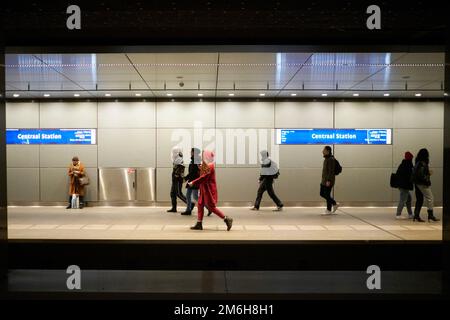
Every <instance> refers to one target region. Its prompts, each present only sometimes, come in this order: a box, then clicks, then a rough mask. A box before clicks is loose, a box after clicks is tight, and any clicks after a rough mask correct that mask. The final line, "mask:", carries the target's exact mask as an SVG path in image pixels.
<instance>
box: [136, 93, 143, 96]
mask: <svg viewBox="0 0 450 320" xmlns="http://www.w3.org/2000/svg"><path fill="white" fill-rule="evenodd" d="M134 95H135V96H136V97H140V96H142V94H140V93H135V94H134Z"/></svg>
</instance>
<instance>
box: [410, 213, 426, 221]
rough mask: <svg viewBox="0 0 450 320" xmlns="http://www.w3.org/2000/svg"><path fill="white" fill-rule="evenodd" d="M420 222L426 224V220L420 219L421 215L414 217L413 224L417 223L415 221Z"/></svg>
mask: <svg viewBox="0 0 450 320" xmlns="http://www.w3.org/2000/svg"><path fill="white" fill-rule="evenodd" d="M416 220H417V221H418V222H425V220H422V219H421V218H420V215H418V214H417V215H414V218H413V222H415V221H416Z"/></svg>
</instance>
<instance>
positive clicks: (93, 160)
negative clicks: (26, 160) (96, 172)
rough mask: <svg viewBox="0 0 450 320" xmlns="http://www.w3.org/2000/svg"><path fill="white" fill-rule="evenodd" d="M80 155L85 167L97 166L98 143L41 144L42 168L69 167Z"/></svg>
mask: <svg viewBox="0 0 450 320" xmlns="http://www.w3.org/2000/svg"><path fill="white" fill-rule="evenodd" d="M74 156H78V158H79V159H80V161H81V162H82V163H83V164H84V166H85V167H92V168H95V167H97V145H41V146H40V163H41V167H42V168H52V167H53V168H67V167H68V166H69V165H70V164H71V162H72V157H74Z"/></svg>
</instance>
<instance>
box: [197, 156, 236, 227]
mask: <svg viewBox="0 0 450 320" xmlns="http://www.w3.org/2000/svg"><path fill="white" fill-rule="evenodd" d="M189 185H190V186H198V187H199V191H200V195H199V197H198V202H197V209H198V216H197V217H198V218H197V223H196V224H195V226H193V227H191V229H192V230H203V225H202V221H203V211H204V208H205V206H206V207H207V208H208V209H209V210H210V211H211V212H214V213H215V214H216V215H217V216H219V217H220V218H221V219H222V220H223V221H224V222H225V224H226V225H227V231H230V229H231V226H232V225H233V219H232V218H230V217H227V216H225V215H224V214H223V212H222V211H220V210H219V209H218V208H217V207H216V204H217V184H216V170H215V167H214V152H212V151H209V150H203V154H202V165H201V167H200V177H198V178H197V179H195V180H193V181H191V182H189Z"/></svg>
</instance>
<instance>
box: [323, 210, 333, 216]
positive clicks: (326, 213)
mask: <svg viewBox="0 0 450 320" xmlns="http://www.w3.org/2000/svg"><path fill="white" fill-rule="evenodd" d="M331 214H332V213H331V211H330V210H328V209H327V210H325V212H324V213H322V215H323V216H329V215H331Z"/></svg>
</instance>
